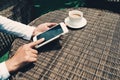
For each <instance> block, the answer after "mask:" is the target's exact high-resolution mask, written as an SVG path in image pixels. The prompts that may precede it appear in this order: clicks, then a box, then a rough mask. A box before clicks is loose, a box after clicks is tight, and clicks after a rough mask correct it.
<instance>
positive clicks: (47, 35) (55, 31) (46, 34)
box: [37, 25, 63, 42]
mask: <svg viewBox="0 0 120 80" xmlns="http://www.w3.org/2000/svg"><path fill="white" fill-rule="evenodd" d="M61 33H63V30H62V28H61V26H60V25H57V26H56V27H53V28H51V29H49V30H48V31H46V32H44V33H42V34H40V35H38V36H37V39H41V38H45V41H47V40H50V39H51V38H54V37H56V36H57V35H59V34H61ZM45 41H44V42H45Z"/></svg>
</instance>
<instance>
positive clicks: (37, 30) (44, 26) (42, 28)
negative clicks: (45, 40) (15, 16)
mask: <svg viewBox="0 0 120 80" xmlns="http://www.w3.org/2000/svg"><path fill="white" fill-rule="evenodd" d="M55 25H57V23H43V24H40V25H38V27H36V28H35V30H34V32H33V36H35V35H37V34H39V33H42V32H44V31H46V30H48V29H50V27H52V26H55Z"/></svg>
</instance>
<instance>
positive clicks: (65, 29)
mask: <svg viewBox="0 0 120 80" xmlns="http://www.w3.org/2000/svg"><path fill="white" fill-rule="evenodd" d="M58 25H60V26H61V28H62V30H63V33H61V34H59V35H57V36H56V37H54V38H51V39H50V40H48V41H46V42H43V43H41V44H39V45H36V46H35V47H36V48H39V47H41V46H43V45H45V44H47V43H49V42H51V41H53V40H55V39H57V38H59V37H60V36H61V35H64V34H65V33H68V29H67V27H66V25H65V24H64V23H63V22H61V23H59V24H58ZM56 26H57V25H56ZM56 26H54V27H56ZM54 27H52V28H54ZM52 28H50V29H52ZM50 29H49V30H50ZM45 32H46V31H45ZM42 33H44V32H42ZM42 33H40V34H42ZM40 34H38V35H40ZM38 35H36V36H35V37H33V41H37V36H38Z"/></svg>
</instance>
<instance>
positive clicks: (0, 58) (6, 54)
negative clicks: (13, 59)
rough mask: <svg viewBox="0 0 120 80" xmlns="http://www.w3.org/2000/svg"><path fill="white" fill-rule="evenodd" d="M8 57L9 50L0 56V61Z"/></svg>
mask: <svg viewBox="0 0 120 80" xmlns="http://www.w3.org/2000/svg"><path fill="white" fill-rule="evenodd" d="M8 57H9V51H8V52H7V53H5V54H4V55H3V56H2V57H0V63H1V62H3V61H6V60H7V59H8Z"/></svg>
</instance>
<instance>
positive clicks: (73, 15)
mask: <svg viewBox="0 0 120 80" xmlns="http://www.w3.org/2000/svg"><path fill="white" fill-rule="evenodd" d="M68 15H69V22H70V24H72V25H78V23H80V21H81V20H82V18H83V12H81V11H79V10H72V11H69V13H68Z"/></svg>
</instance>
